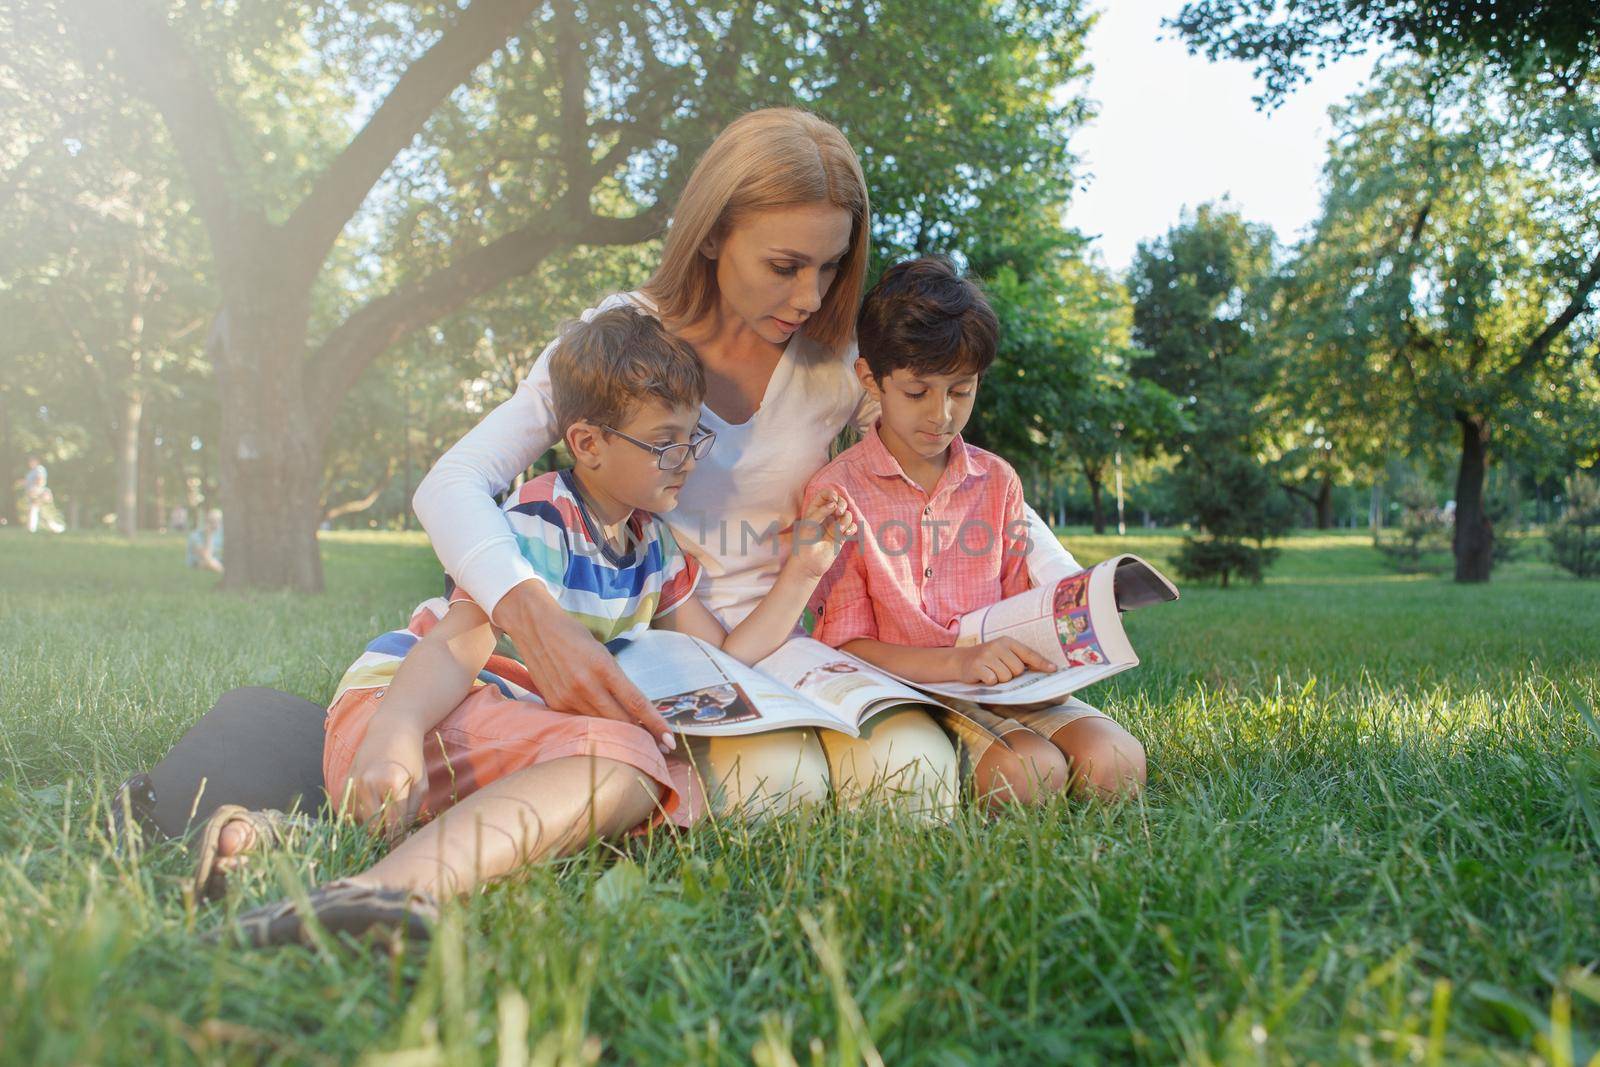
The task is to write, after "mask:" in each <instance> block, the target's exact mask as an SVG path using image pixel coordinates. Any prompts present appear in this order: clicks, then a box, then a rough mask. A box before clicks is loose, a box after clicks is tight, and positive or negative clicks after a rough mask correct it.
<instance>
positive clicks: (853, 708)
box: [756, 637, 929, 727]
mask: <svg viewBox="0 0 1600 1067" xmlns="http://www.w3.org/2000/svg"><path fill="white" fill-rule="evenodd" d="M756 666H757V667H759V668H760V669H761V671H762V673H764V674H766V675H769V676H770V677H772V678H773V679H774V680H775V681H778V682H782V683H783V684H784V685H786V686H789V687H790V688H792V689H796V690H798V691H799V692H800V693H801V694H802V695H804V696H806V697H808V698H810V699H811V700H814V701H816V702H817V703H818V704H821V705H823V706H825V707H827V708H828V709H829V710H831V711H833V712H835V713H837V714H838V716H839V717H840V718H841V719H845V720H847V721H849V722H852V723H854V724H855V725H856V726H858V727H859V726H860V725H861V724H862V723H864V722H866V721H867V720H868V719H870V718H871V717H872V716H873V715H875V714H877V713H878V712H880V711H882V710H884V709H885V708H889V707H893V706H895V705H897V704H908V703H914V704H927V703H929V700H928V697H927V695H926V694H925V693H919V692H917V691H916V690H915V689H913V688H911V687H910V686H909V685H906V684H905V683H904V682H901V681H898V680H896V679H895V678H893V677H892V676H890V675H888V674H885V673H884V672H883V671H881V670H879V669H878V668H877V667H874V666H873V665H872V664H870V663H868V662H866V661H865V660H862V659H858V658H856V657H855V656H852V655H850V654H849V653H848V652H841V651H839V650H838V649H835V648H829V647H828V646H827V645H825V644H823V643H822V642H821V641H817V640H814V639H812V638H810V637H796V638H794V639H792V640H790V641H786V642H784V644H783V647H782V648H779V649H778V650H777V651H776V652H774V653H773V654H772V655H770V656H768V657H767V658H766V659H764V660H762V661H761V662H760V663H758V664H756Z"/></svg>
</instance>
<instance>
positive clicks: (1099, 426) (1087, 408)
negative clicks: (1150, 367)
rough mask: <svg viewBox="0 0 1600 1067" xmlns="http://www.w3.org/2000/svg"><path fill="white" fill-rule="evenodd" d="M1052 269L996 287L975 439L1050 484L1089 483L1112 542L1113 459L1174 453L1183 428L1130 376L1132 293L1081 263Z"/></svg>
mask: <svg viewBox="0 0 1600 1067" xmlns="http://www.w3.org/2000/svg"><path fill="white" fill-rule="evenodd" d="M1049 266H1051V267H1053V269H1052V270H1050V271H1049V272H1048V273H1042V272H1041V273H1039V274H1037V275H1036V276H1035V277H1033V278H1032V279H1031V280H1028V281H1023V280H1022V279H1020V278H1018V276H1017V274H1016V272H1015V271H1014V270H1013V269H1011V268H1010V267H1003V268H1001V270H1000V271H999V273H998V274H997V275H996V276H995V277H993V278H991V279H989V280H988V283H987V286H988V290H989V297H990V302H991V303H992V304H993V306H994V309H995V312H996V314H997V315H998V316H999V319H1000V325H1001V331H1000V352H999V356H998V359H997V361H996V366H995V369H994V370H992V371H991V372H990V374H989V376H988V378H987V379H986V381H985V384H984V394H983V400H982V403H980V405H979V411H978V418H977V420H976V421H977V426H976V427H975V429H974V434H975V440H978V441H980V442H982V443H983V444H984V445H985V446H986V447H989V448H992V449H993V450H995V451H997V452H1000V453H1001V454H1003V455H1007V456H1014V457H1023V456H1026V457H1029V459H1028V461H1027V462H1028V464H1030V465H1032V466H1034V467H1035V468H1036V470H1037V471H1038V473H1040V474H1043V475H1046V476H1048V475H1050V474H1052V473H1055V472H1056V471H1058V470H1059V471H1068V470H1070V471H1073V472H1075V473H1077V474H1079V475H1082V477H1083V479H1084V481H1085V482H1086V484H1087V485H1088V487H1089V497H1090V507H1091V512H1092V521H1093V523H1094V530H1095V532H1096V533H1104V532H1105V526H1106V519H1105V508H1104V503H1103V498H1102V494H1103V489H1104V486H1105V481H1106V478H1107V476H1108V472H1109V470H1110V468H1111V465H1112V463H1113V461H1114V457H1115V456H1116V455H1117V454H1118V453H1119V452H1122V453H1126V454H1127V455H1128V456H1130V457H1132V456H1135V455H1138V456H1150V455H1153V454H1154V453H1155V452H1157V451H1160V450H1161V449H1163V448H1168V447H1172V446H1174V445H1175V444H1176V441H1177V438H1178V436H1179V433H1180V430H1181V428H1182V425H1183V424H1182V420H1181V418H1180V417H1179V415H1178V410H1177V401H1176V399H1175V398H1174V397H1172V396H1171V394H1169V393H1167V392H1166V391H1165V390H1163V389H1162V388H1160V387H1159V386H1157V385H1156V384H1155V383H1153V382H1150V381H1145V380H1141V379H1138V378H1135V377H1133V375H1132V374H1131V373H1130V365H1131V364H1132V363H1133V361H1134V360H1136V359H1137V358H1138V357H1139V356H1141V355H1142V353H1140V352H1139V351H1138V350H1137V349H1135V348H1134V347H1133V345H1132V342H1131V340H1130V337H1129V331H1130V323H1131V318H1132V308H1131V305H1130V304H1129V301H1128V295H1127V292H1126V290H1124V289H1123V287H1122V286H1121V285H1119V284H1118V283H1117V282H1116V281H1115V280H1114V279H1113V278H1112V277H1111V276H1110V274H1109V273H1108V272H1107V271H1105V270H1104V269H1103V268H1101V267H1098V266H1096V265H1094V264H1092V263H1089V262H1087V261H1085V260H1084V259H1082V258H1079V257H1073V258H1070V259H1064V260H1059V261H1057V262H1054V263H1052V264H1049Z"/></svg>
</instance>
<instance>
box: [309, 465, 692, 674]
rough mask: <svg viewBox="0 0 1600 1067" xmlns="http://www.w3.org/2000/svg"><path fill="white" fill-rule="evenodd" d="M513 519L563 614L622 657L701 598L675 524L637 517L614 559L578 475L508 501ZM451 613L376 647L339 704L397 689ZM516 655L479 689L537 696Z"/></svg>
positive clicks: (435, 615)
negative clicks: (411, 656) (350, 696)
mask: <svg viewBox="0 0 1600 1067" xmlns="http://www.w3.org/2000/svg"><path fill="white" fill-rule="evenodd" d="M505 511H506V516H507V518H508V519H509V520H510V523H511V528H512V530H513V531H514V532H515V534H516V537H517V547H518V549H519V550H520V551H521V553H522V556H523V558H524V559H526V560H527V561H528V562H529V563H530V564H531V565H532V566H533V570H534V575H535V577H536V578H537V579H538V580H539V581H541V582H543V583H544V587H545V590H546V591H547V592H549V594H550V596H551V597H552V598H553V599H554V600H555V602H556V603H557V604H560V605H561V608H562V610H564V611H565V612H566V613H567V614H568V615H571V616H572V617H573V618H575V619H577V620H578V621H579V622H581V623H583V625H584V626H585V627H586V628H587V629H588V631H589V632H590V633H591V634H593V635H594V637H595V640H597V641H599V642H601V643H602V644H604V645H605V646H606V647H607V648H608V649H610V650H611V651H612V652H613V653H615V652H618V651H620V650H621V649H622V647H623V645H625V644H626V643H627V642H628V641H629V640H631V639H632V638H634V637H637V636H638V635H639V634H641V633H643V632H644V631H645V630H646V629H648V628H649V626H650V621H651V620H652V619H654V618H655V617H656V616H658V615H665V614H667V613H668V612H670V611H673V610H674V609H676V608H677V607H678V605H680V604H682V603H683V602H684V601H685V600H688V599H689V598H690V597H691V596H693V595H694V591H695V586H696V585H698V584H699V581H700V564H699V562H698V561H697V560H695V559H694V558H693V557H692V556H688V555H685V554H684V552H683V550H682V549H680V548H679V547H678V542H677V540H676V539H674V538H673V536H672V531H671V530H670V529H668V528H667V524H666V523H664V522H662V521H661V519H660V518H658V517H657V516H655V515H652V514H651V513H649V512H648V511H635V512H634V513H633V514H632V515H631V516H629V518H628V521H627V527H626V528H627V537H626V544H625V546H624V550H623V551H622V552H620V553H619V552H615V551H613V550H612V549H611V547H610V546H609V545H608V544H607V543H606V540H605V536H604V534H602V533H601V531H600V524H599V523H598V522H597V521H596V520H595V519H594V517H593V516H592V515H590V513H589V509H588V508H587V507H586V506H585V505H584V503H583V500H582V498H581V497H580V496H579V494H578V490H577V487H576V485H575V484H574V482H573V479H572V474H571V472H570V471H558V472H554V473H550V474H542V475H540V476H539V477H537V478H534V479H532V480H531V481H528V482H525V483H524V484H523V486H522V488H521V489H520V490H518V491H517V493H516V494H515V495H514V496H512V497H511V498H510V499H508V500H507V501H506V504H505ZM470 599H471V597H469V596H468V595H467V593H466V591H465V590H464V589H460V588H457V589H456V590H455V591H454V592H453V593H452V594H451V596H450V600H451V602H454V601H457V600H470ZM445 608H446V604H445V602H444V601H442V600H439V599H434V600H430V601H427V602H425V603H423V604H421V605H419V606H418V607H417V610H416V611H414V612H412V616H411V621H410V624H409V625H408V626H407V627H406V628H405V629H404V630H392V631H390V632H389V633H386V634H383V635H382V636H380V637H378V638H377V639H376V640H374V641H373V642H372V643H371V644H369V645H368V646H367V650H366V652H364V653H363V654H362V656H361V658H360V659H358V660H356V662H355V663H353V664H351V666H350V669H349V670H348V671H346V672H345V676H344V678H343V679H341V680H340V682H339V686H338V689H337V691H336V693H335V696H334V699H335V701H337V700H338V698H339V697H340V696H342V695H343V694H344V693H345V691H346V690H350V689H370V688H376V687H380V686H387V685H388V684H389V683H390V682H392V681H394V676H395V672H396V671H398V670H399V669H400V661H401V660H403V659H404V658H405V655H406V653H407V652H409V651H410V650H411V649H412V647H414V646H415V645H416V643H417V642H418V641H420V640H421V639H422V635H423V634H425V633H427V632H428V630H430V629H432V628H433V625H434V624H435V623H436V622H437V621H438V620H439V619H440V618H443V616H444V611H445ZM515 656H516V653H515V650H514V649H513V648H512V647H511V643H510V642H509V641H505V640H502V641H501V642H500V647H499V648H497V649H496V654H495V655H494V656H492V657H490V660H489V663H488V664H486V665H485V668H484V670H483V671H481V672H480V673H479V675H478V680H477V682H476V683H475V684H477V685H496V686H498V687H499V688H500V690H501V692H503V693H505V694H506V696H508V697H511V698H513V699H523V698H525V697H528V696H530V695H536V694H534V693H533V691H532V681H531V680H530V679H529V678H528V674H527V671H526V669H525V668H523V666H522V664H521V662H520V661H518V660H517V659H516V658H515Z"/></svg>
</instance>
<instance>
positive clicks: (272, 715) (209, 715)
mask: <svg viewBox="0 0 1600 1067" xmlns="http://www.w3.org/2000/svg"><path fill="white" fill-rule="evenodd" d="M326 714H327V709H326V708H324V707H322V706H321V705H320V704H313V703H312V702H311V701H309V700H302V699H301V698H300V697H297V696H293V695H291V694H289V693H283V692H280V691H278V690H276V689H266V688H262V687H259V686H253V687H250V688H245V689H233V690H230V691H228V692H226V693H224V694H222V696H220V697H218V698H217V702H216V704H215V705H214V706H213V707H212V708H211V710H210V711H208V712H206V713H205V714H204V715H202V716H201V717H200V719H199V721H198V722H196V723H195V724H194V725H193V726H191V727H189V730H188V732H187V733H185V734H184V735H183V737H182V738H181V739H180V740H179V741H178V743H177V744H176V745H173V746H172V751H170V752H168V753H167V755H166V757H165V758H164V759H162V761H161V762H160V763H157V764H156V765H155V766H154V767H152V768H150V770H149V771H148V772H146V773H145V774H139V775H135V776H134V777H132V778H130V779H128V781H127V782H125V783H123V786H122V789H121V790H120V791H119V792H118V795H117V799H116V808H115V811H116V814H117V818H118V821H119V823H120V821H121V820H122V818H123V814H124V810H126V811H127V812H128V813H131V815H132V816H133V818H134V820H135V821H136V822H138V823H139V825H140V826H141V827H142V828H143V829H144V831H145V833H147V834H149V833H159V834H161V835H165V836H167V837H181V836H183V835H184V834H186V833H188V832H189V830H191V829H193V828H194V827H197V826H200V825H201V824H203V823H204V822H205V821H206V819H207V818H208V817H209V816H210V814H211V813H212V812H213V811H215V810H217V808H218V807H219V806H220V805H223V804H238V805H241V806H242V807H246V808H251V809H260V808H277V809H279V810H281V811H291V810H294V809H295V808H298V809H299V810H301V811H303V812H307V813H309V814H313V815H316V814H320V813H321V811H322V809H323V807H324V804H325V801H326V795H325V793H324V791H323V788H322V724H323V719H324V717H325V716H326Z"/></svg>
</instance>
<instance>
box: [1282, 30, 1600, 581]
mask: <svg viewBox="0 0 1600 1067" xmlns="http://www.w3.org/2000/svg"><path fill="white" fill-rule="evenodd" d="M1596 89H1597V85H1596V84H1595V80H1594V79H1593V78H1592V77H1591V79H1590V81H1589V82H1588V83H1586V85H1585V87H1583V90H1582V92H1581V93H1580V95H1579V96H1578V97H1576V98H1575V100H1574V104H1573V105H1567V106H1564V107H1563V109H1562V113H1561V114H1559V115H1552V114H1550V112H1549V100H1548V98H1547V97H1545V96H1544V95H1543V93H1542V92H1541V91H1540V90H1537V89H1527V90H1524V89H1521V88H1518V87H1512V88H1510V89H1506V88H1502V87H1499V86H1497V85H1495V84H1494V83H1493V82H1492V81H1491V79H1490V78H1489V77H1488V76H1487V74H1486V73H1484V72H1483V71H1482V70H1481V69H1477V70H1471V69H1469V70H1465V71H1463V70H1459V69H1450V68H1440V67H1439V66H1438V65H1436V64H1432V63H1426V62H1422V61H1415V60H1413V61H1409V62H1401V63H1396V64H1393V65H1391V66H1390V67H1389V68H1388V69H1387V70H1385V71H1384V72H1383V73H1382V75H1381V76H1380V78H1379V79H1378V81H1377V83H1376V84H1375V85H1374V87H1373V88H1372V89H1371V90H1369V91H1367V92H1365V93H1362V94H1359V95H1358V96H1357V97H1356V98H1355V99H1354V100H1353V101H1352V102H1351V104H1350V106H1349V107H1347V108H1346V109H1344V110H1343V111H1341V112H1340V113H1338V114H1337V115H1336V119H1335V123H1336V131H1337V132H1336V135H1335V139H1334V142H1333V144H1332V146H1331V149H1330V155H1329V160H1328V164H1327V168H1326V182H1327V191H1326V195H1325V200H1324V205H1323V213H1322V217H1321V219H1320V221H1319V222H1318V224H1317V226H1316V229H1315V233H1314V235H1313V237H1312V238H1311V239H1310V240H1309V241H1308V242H1307V243H1306V245H1305V246H1304V247H1303V248H1302V249H1301V250H1300V251H1299V254H1298V255H1297V257H1296V259H1295V262H1294V266H1293V268H1292V273H1293V276H1294V279H1293V281H1292V282H1291V283H1290V289H1291V291H1292V292H1293V293H1294V296H1293V298H1292V300H1291V302H1290V306H1291V311H1290V314H1291V315H1292V316H1293V317H1294V321H1295V322H1296V327H1295V329H1296V330H1297V331H1299V332H1301V333H1303V336H1304V337H1305V339H1306V348H1305V351H1304V353H1303V356H1304V359H1305V363H1306V368H1305V371H1304V372H1303V373H1315V374H1318V375H1320V376H1322V377H1323V378H1324V379H1325V380H1326V381H1329V382H1337V383H1339V388H1340V389H1341V390H1342V391H1343V392H1344V393H1345V397H1346V399H1345V401H1344V403H1345V405H1346V406H1347V407H1351V408H1355V407H1359V408H1360V410H1361V411H1363V412H1364V418H1365V420H1366V424H1367V425H1368V426H1369V427H1371V428H1372V430H1373V432H1375V433H1383V434H1387V435H1388V436H1389V437H1390V438H1391V439H1397V440H1403V441H1406V442H1408V443H1409V444H1411V445H1412V447H1414V448H1418V449H1426V448H1429V447H1431V446H1433V445H1435V444H1437V442H1438V441H1439V438H1440V436H1441V434H1442V433H1443V432H1444V431H1445V430H1446V429H1447V428H1450V429H1453V430H1454V431H1455V434H1456V436H1457V439H1458V441H1459V447H1458V453H1457V454H1458V456H1459V463H1458V469H1457V477H1456V494H1455V497H1456V510H1455V535H1454V552H1455V560H1456V578H1457V580H1458V581H1483V580H1486V579H1487V578H1488V577H1489V573H1490V569H1491V567H1492V563H1493V540H1494V534H1493V529H1492V525H1491V523H1490V520H1489V517H1488V514H1487V512H1486V510H1485V503H1484V484H1485V476H1486V473H1487V470H1488V467H1489V464H1490V462H1491V449H1492V448H1494V449H1499V450H1501V451H1504V452H1516V451H1522V452H1524V453H1532V452H1534V451H1536V450H1538V449H1539V448H1541V447H1543V446H1542V445H1541V444H1540V442H1541V441H1543V440H1548V439H1549V438H1550V437H1551V436H1552V434H1553V433H1554V431H1555V427H1556V426H1557V424H1566V425H1570V424H1571V423H1573V422H1574V419H1575V415H1576V413H1577V412H1585V413H1587V417H1584V416H1577V417H1576V422H1577V423H1579V424H1586V425H1587V426H1588V428H1589V431H1588V432H1589V434H1590V436H1591V439H1593V435H1594V431H1593V427H1594V425H1595V422H1594V416H1595V414H1597V408H1596V404H1597V398H1600V391H1597V380H1600V362H1597V360H1596V358H1595V349H1594V347H1593V346H1592V344H1590V343H1587V339H1586V333H1585V324H1586V323H1588V322H1592V320H1593V318H1594V311H1595V304H1596V289H1597V285H1600V223H1597V219H1600V188H1597V186H1596V184H1595V181H1594V179H1595V177H1596V176H1597V175H1600V127H1597V126H1594V125H1586V124H1584V123H1581V122H1572V121H1571V116H1573V115H1579V114H1586V115H1589V116H1593V115H1595V114H1600V107H1597V106H1596V104H1597V97H1596ZM1563 116H1566V117H1565V118H1563Z"/></svg>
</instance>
